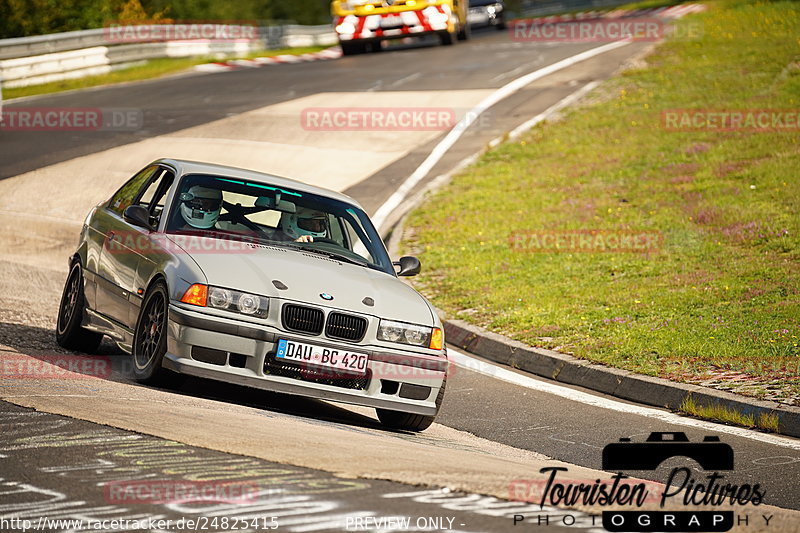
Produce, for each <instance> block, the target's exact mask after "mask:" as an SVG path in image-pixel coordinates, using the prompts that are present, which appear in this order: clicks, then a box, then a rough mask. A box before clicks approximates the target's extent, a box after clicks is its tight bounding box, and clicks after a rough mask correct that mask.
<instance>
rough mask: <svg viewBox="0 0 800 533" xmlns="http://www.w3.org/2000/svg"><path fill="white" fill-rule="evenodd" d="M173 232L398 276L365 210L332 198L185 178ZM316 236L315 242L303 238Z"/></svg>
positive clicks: (174, 211) (171, 223) (214, 179)
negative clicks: (282, 249) (236, 241)
mask: <svg viewBox="0 0 800 533" xmlns="http://www.w3.org/2000/svg"><path fill="white" fill-rule="evenodd" d="M170 213H171V214H170V220H169V223H168V224H167V232H168V233H191V234H201V235H203V236H207V237H213V238H231V237H235V238H241V239H243V240H250V241H255V242H261V243H265V244H270V245H272V246H280V247H285V248H290V249H295V250H298V251H304V252H317V253H319V254H321V255H327V256H329V257H332V258H335V259H339V260H341V261H344V262H350V263H355V264H358V265H361V266H364V267H368V268H374V269H377V270H382V271H384V272H387V273H391V274H394V269H393V268H392V264H391V261H390V259H389V256H388V255H387V253H386V249H385V248H384V246H383V241H381V239H380V236H379V235H378V234H377V232H376V231H375V228H374V227H373V225H372V223H371V222H370V220H369V218H368V217H367V215H366V213H364V212H363V211H362V210H361V209H359V208H357V207H355V206H354V205H352V204H350V203H346V202H342V201H339V200H336V199H333V198H329V197H327V196H319V195H316V194H310V193H306V192H300V191H295V190H291V189H285V188H281V187H277V186H273V185H269V184H265V183H259V182H248V181H246V180H238V179H232V178H223V177H218V176H208V175H188V176H184V177H183V178H182V180H181V183H180V186H179V187H178V190H177V191H176V193H175V199H174V204H173V205H172V208H171V209H170ZM309 237H311V239H313V241H311V242H308V241H306V240H303V239H307V238H309Z"/></svg>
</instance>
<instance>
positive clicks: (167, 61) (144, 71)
mask: <svg viewBox="0 0 800 533" xmlns="http://www.w3.org/2000/svg"><path fill="white" fill-rule="evenodd" d="M325 48H328V47H327V46H310V47H305V48H285V49H281V50H265V51H263V52H254V53H252V54H249V55H247V56H244V57H240V58H238V59H243V58H244V59H251V58H254V57H273V56H278V55H282V54H290V55H300V54H306V53H309V52H319V51H320V50H324V49H325ZM229 59H234V58H229ZM214 61H219V59H216V58H212V57H186V58H163V59H151V60H148V61H146V62H145V63H144V64H143V65H135V66H131V67H128V68H124V69H120V70H116V71H114V72H109V73H108V74H101V75H98V76H86V77H85V78H77V79H74V80H62V81H56V82H52V83H43V84H40V85H31V86H29V87H16V88H12V89H3V98H4V99H5V100H10V99H12V98H19V97H22V96H33V95H37V94H49V93H57V92H61V91H70V90H75V89H86V88H88V87H97V86H98V85H110V84H114V83H124V82H130V81H140V80H148V79H152V78H159V77H161V76H166V75H168V74H175V73H178V72H181V71H184V70H187V69H189V68H191V67H193V66H195V65H202V64H204V63H211V62H214Z"/></svg>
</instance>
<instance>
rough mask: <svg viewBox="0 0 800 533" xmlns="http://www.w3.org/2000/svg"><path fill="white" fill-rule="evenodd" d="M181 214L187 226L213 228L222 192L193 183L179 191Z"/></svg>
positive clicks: (219, 208) (220, 208)
mask: <svg viewBox="0 0 800 533" xmlns="http://www.w3.org/2000/svg"><path fill="white" fill-rule="evenodd" d="M180 200H181V207H180V211H181V216H182V217H183V220H184V221H185V222H186V223H187V224H189V226H191V227H193V228H198V229H209V228H213V227H214V225H215V224H216V223H217V220H218V219H219V213H220V211H221V210H222V193H221V192H220V191H219V189H212V188H210V187H204V186H202V185H194V186H193V187H190V188H189V190H188V191H186V192H184V193H181V197H180Z"/></svg>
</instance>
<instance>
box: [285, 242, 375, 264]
mask: <svg viewBox="0 0 800 533" xmlns="http://www.w3.org/2000/svg"><path fill="white" fill-rule="evenodd" d="M298 248H300V249H301V250H303V251H304V252H311V253H314V254H319V255H324V256H325V257H330V258H331V259H337V260H339V261H344V262H345V263H350V264H353V265H358V266H362V267H368V266H369V263H368V262H367V261H366V260H364V261H358V260H357V259H353V258H352V257H348V256H346V255H342V254H337V253H336V252H331V251H330V250H320V249H319V248H311V247H309V246H298Z"/></svg>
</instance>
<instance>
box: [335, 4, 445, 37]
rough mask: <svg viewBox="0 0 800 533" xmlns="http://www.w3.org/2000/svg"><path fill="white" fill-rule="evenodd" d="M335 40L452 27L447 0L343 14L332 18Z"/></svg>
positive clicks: (412, 34)
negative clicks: (420, 6)
mask: <svg viewBox="0 0 800 533" xmlns="http://www.w3.org/2000/svg"><path fill="white" fill-rule="evenodd" d="M333 26H334V30H335V31H336V34H337V35H338V36H339V41H342V42H345V41H362V42H363V41H379V40H383V39H401V38H404V37H415V36H422V35H429V34H432V33H437V32H442V31H449V32H453V31H455V25H454V23H453V16H452V13H451V11H450V8H449V6H448V5H447V4H443V5H431V6H429V7H425V8H424V9H418V10H413V11H411V10H408V11H400V12H393V13H383V14H375V15H365V16H356V15H345V16H341V17H336V18H335V19H334V22H333Z"/></svg>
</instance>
